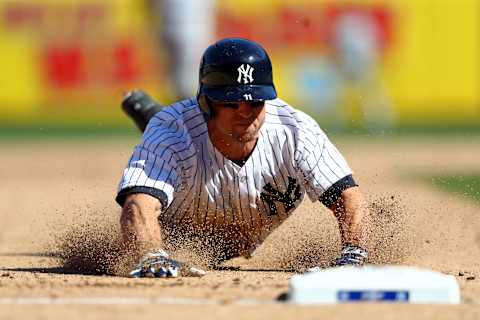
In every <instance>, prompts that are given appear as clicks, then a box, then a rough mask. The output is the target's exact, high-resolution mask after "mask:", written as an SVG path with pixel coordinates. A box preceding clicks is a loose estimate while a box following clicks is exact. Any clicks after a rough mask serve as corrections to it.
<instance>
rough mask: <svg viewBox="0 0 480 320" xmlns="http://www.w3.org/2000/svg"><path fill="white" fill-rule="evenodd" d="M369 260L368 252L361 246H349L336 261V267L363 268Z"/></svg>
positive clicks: (344, 248)
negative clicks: (351, 266)
mask: <svg viewBox="0 0 480 320" xmlns="http://www.w3.org/2000/svg"><path fill="white" fill-rule="evenodd" d="M367 258H368V254H367V251H366V250H365V249H363V248H361V247H359V246H355V245H347V246H344V247H343V249H342V253H341V255H340V258H338V259H336V260H335V263H334V264H333V265H334V266H348V265H353V266H361V265H363V264H364V263H365V262H366V261H367Z"/></svg>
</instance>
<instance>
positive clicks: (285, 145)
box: [116, 38, 369, 277]
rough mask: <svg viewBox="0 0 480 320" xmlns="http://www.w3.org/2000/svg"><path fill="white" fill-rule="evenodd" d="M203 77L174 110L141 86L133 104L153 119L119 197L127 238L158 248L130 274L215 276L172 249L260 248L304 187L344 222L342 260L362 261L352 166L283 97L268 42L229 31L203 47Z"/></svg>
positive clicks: (228, 254) (139, 119)
mask: <svg viewBox="0 0 480 320" xmlns="http://www.w3.org/2000/svg"><path fill="white" fill-rule="evenodd" d="M199 82H200V83H199V88H198V94H197V96H196V97H195V98H192V99H187V100H183V101H180V102H177V103H174V104H172V105H170V106H168V107H163V108H161V107H160V106H159V105H157V104H155V103H154V102H153V101H152V100H150V99H148V96H145V95H142V93H141V92H138V91H135V92H132V93H130V94H129V95H127V96H126V98H125V100H124V102H123V107H124V110H125V111H127V113H129V114H130V115H131V116H132V117H133V118H134V120H135V122H136V123H137V125H138V126H139V127H140V128H141V129H142V128H144V127H145V126H146V129H145V132H144V135H143V139H142V141H141V142H140V144H138V145H137V146H136V147H135V149H134V152H133V155H132V156H131V158H130V161H129V163H128V165H127V167H126V169H125V170H124V172H123V176H122V178H121V181H120V184H119V190H118V194H117V197H116V201H117V202H118V203H119V204H120V205H121V206H122V208H123V210H122V213H121V218H120V224H121V230H122V235H123V241H124V242H125V245H127V246H129V247H133V248H135V250H136V252H138V253H139V254H140V253H145V252H146V253H147V254H145V255H144V256H143V258H141V259H139V263H138V265H136V266H135V267H133V270H132V272H131V273H130V274H131V276H133V277H175V276H178V275H197V276H199V275H200V276H201V275H203V274H204V273H205V272H204V271H203V270H200V269H196V268H194V267H193V266H192V265H191V264H190V263H191V262H189V261H177V260H176V259H175V257H170V256H169V255H168V253H167V252H175V251H178V250H188V251H194V252H198V253H200V254H204V255H205V256H208V259H209V261H211V264H212V265H215V264H218V263H219V262H221V261H225V260H227V259H230V258H233V257H237V256H244V257H249V256H250V255H251V254H252V253H253V251H254V250H255V249H256V248H257V247H258V246H259V245H260V244H261V243H262V242H263V241H264V240H265V238H266V237H268V235H269V234H270V233H271V232H272V231H273V230H274V229H275V228H276V227H277V226H279V225H280V224H281V223H282V222H283V221H285V219H287V218H288V217H289V216H290V215H291V214H293V212H294V210H295V209H296V208H297V207H298V206H299V205H300V203H301V201H302V199H303V198H304V196H305V194H307V195H308V196H309V198H310V199H311V200H312V201H317V200H320V201H321V202H322V203H323V204H324V205H325V206H327V207H328V208H330V209H331V210H332V211H333V213H334V215H335V217H336V218H337V219H338V223H339V229H340V234H341V239H342V245H343V249H342V251H341V253H340V256H339V258H338V259H337V260H336V261H335V264H337V265H346V264H354V265H359V264H363V263H364V262H365V261H366V259H367V252H366V250H365V244H366V240H367V235H368V231H369V229H368V225H369V224H368V221H369V212H368V209H367V205H366V202H365V200H364V197H363V195H362V193H361V191H360V189H359V187H358V186H357V184H356V182H355V180H354V179H353V177H352V170H351V169H350V167H349V166H348V164H347V162H346V161H345V159H344V158H343V156H342V155H341V154H340V153H339V151H338V150H337V148H335V146H334V145H333V144H332V143H331V142H330V140H329V139H328V138H327V136H326V135H325V133H324V132H323V131H322V130H321V129H320V127H319V126H318V124H317V123H316V122H315V121H314V120H313V119H312V118H311V117H309V116H308V115H306V114H305V113H303V112H301V111H299V110H296V109H294V108H293V107H292V106H290V105H289V104H287V103H286V102H284V101H283V100H281V99H280V98H278V97H277V93H276V90H275V87H274V84H273V80H272V66H271V62H270V59H269V57H268V55H267V53H266V51H265V50H264V49H263V48H262V47H261V46H260V45H259V44H257V43H255V42H252V41H249V40H245V39H239V38H227V39H224V40H220V41H218V42H216V43H214V44H213V45H211V46H209V47H208V48H207V49H206V51H205V52H204V54H203V57H202V59H201V64H200V72H199ZM147 123H148V125H147Z"/></svg>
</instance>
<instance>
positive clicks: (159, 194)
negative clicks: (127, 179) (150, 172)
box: [115, 186, 168, 210]
mask: <svg viewBox="0 0 480 320" xmlns="http://www.w3.org/2000/svg"><path fill="white" fill-rule="evenodd" d="M134 193H145V194H148V195H151V196H152V197H155V198H157V199H158V200H160V203H161V204H162V210H164V209H165V208H166V206H167V203H168V200H167V199H168V198H167V194H166V193H165V192H163V191H162V190H159V189H155V188H151V187H142V186H135V187H131V188H126V189H123V190H121V191H120V192H119V193H118V194H117V197H116V198H115V201H117V203H118V204H119V205H121V206H122V207H123V205H124V203H125V200H126V198H127V196H128V195H130V194H134Z"/></svg>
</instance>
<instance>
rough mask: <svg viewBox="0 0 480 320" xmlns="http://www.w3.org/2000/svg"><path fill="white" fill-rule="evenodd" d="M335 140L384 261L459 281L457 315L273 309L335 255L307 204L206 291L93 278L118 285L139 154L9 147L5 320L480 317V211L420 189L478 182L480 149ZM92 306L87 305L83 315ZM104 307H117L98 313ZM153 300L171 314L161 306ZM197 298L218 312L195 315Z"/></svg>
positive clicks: (108, 147) (425, 309) (430, 142)
mask: <svg viewBox="0 0 480 320" xmlns="http://www.w3.org/2000/svg"><path fill="white" fill-rule="evenodd" d="M470 138H471V137H470ZM334 141H335V142H337V145H338V146H339V148H340V150H341V151H342V152H343V153H344V155H345V156H346V158H347V160H348V161H349V163H350V165H351V167H352V168H353V170H354V171H355V176H356V178H357V180H358V182H359V184H360V185H361V187H362V189H363V190H364V192H365V193H366V194H367V196H368V198H369V202H370V204H371V209H372V212H373V213H374V215H375V218H376V219H375V221H376V223H375V227H374V230H375V234H376V235H377V236H376V237H375V239H373V240H372V248H373V250H372V251H373V252H374V254H373V257H372V258H373V262H375V263H396V264H405V265H413V266H418V267H424V268H429V269H433V270H436V271H440V272H444V273H448V274H452V275H455V276H456V277H457V279H458V281H459V283H460V286H461V293H462V304H461V305H460V306H409V305H378V304H370V305H342V306H315V307H300V306H292V305H284V304H278V303H277V304H275V303H273V302H274V301H275V299H276V298H277V297H278V296H279V295H280V294H281V293H283V292H285V291H287V289H288V279H289V278H290V277H291V276H292V274H293V272H294V271H300V270H302V269H303V268H305V267H307V266H310V265H314V264H317V263H320V264H326V263H328V261H330V260H331V259H333V258H334V257H335V255H336V254H337V252H338V248H339V235H338V231H337V229H336V225H335V219H334V218H333V216H332V214H331V213H330V212H329V211H328V210H326V209H325V208H323V207H322V206H321V204H318V203H314V204H313V203H311V202H309V201H308V200H306V201H305V202H304V203H303V204H302V206H301V207H300V208H299V209H298V210H297V211H296V212H295V213H294V214H293V215H292V217H291V218H289V220H287V222H285V223H284V224H283V225H282V226H280V228H279V229H277V230H276V231H275V232H274V233H273V234H272V235H271V236H270V237H269V238H268V239H267V241H266V242H265V243H264V244H263V245H262V246H261V247H260V248H259V249H258V250H257V252H256V254H255V256H254V257H253V258H252V259H250V260H245V259H235V260H233V261H229V262H228V263H227V264H226V266H229V267H232V268H233V267H235V268H239V270H216V271H210V272H209V273H208V274H207V275H206V276H205V277H204V278H201V279H197V278H179V279H128V278H124V277H118V276H112V275H89V273H99V272H100V273H107V274H112V273H115V272H116V268H117V267H118V265H117V264H118V263H117V260H118V259H117V258H118V255H117V251H116V247H115V240H116V237H117V236H118V226H117V222H118V216H119V207H118V205H116V204H115V202H114V201H113V198H114V195H115V192H116V187H117V183H118V180H119V178H120V174H121V172H122V170H123V167H124V165H125V164H126V162H127V160H128V157H129V156H130V152H131V150H132V147H133V144H134V143H135V142H134V141H132V140H128V141H126V142H121V141H119V140H105V141H70V142H67V141H50V142H36V143H33V142H28V143H25V144H20V143H15V144H13V143H5V144H4V143H3V142H2V148H1V149H0V157H1V158H0V159H1V163H2V165H1V166H0V177H1V178H2V182H3V183H2V184H1V185H0V193H1V195H2V196H1V197H2V201H1V202H0V215H1V221H2V222H1V224H0V256H1V264H0V268H1V269H0V302H2V305H1V306H0V316H2V317H5V318H20V317H22V318H23V317H25V316H29V317H34V318H47V317H48V318H51V319H63V318H65V317H67V316H68V317H69V318H71V319H77V318H83V319H85V318H94V317H95V318H98V317H102V318H104V319H113V318H119V317H133V316H135V317H140V316H150V317H152V316H157V317H158V316H162V317H166V318H173V317H175V316H177V317H183V318H194V317H195V318H199V319H204V318H205V319H206V318H213V317H215V318H225V317H235V318H240V319H247V318H248V319H251V318H265V317H270V318H275V319H288V318H293V317H295V318H299V319H300V318H312V317H315V318H325V317H328V318H329V319H336V318H343V317H346V316H349V317H353V316H355V317H357V318H358V317H360V318H367V317H368V318H369V319H377V318H378V319H384V318H391V319H393V318H395V319H396V318H405V317H412V318H420V317H421V318H432V319H433V318H434V319H452V318H459V319H460V318H461V319H478V318H480V279H479V277H480V216H479V207H478V206H476V205H475V204H474V203H473V202H468V201H467V200H464V199H462V198H460V197H457V196H454V195H451V194H448V193H444V192H442V191H439V190H436V189H433V188H432V187H431V186H429V185H428V184H426V183H425V181H424V180H422V179H418V177H419V176H420V175H423V174H436V173H452V172H453V173H458V174H461V173H468V172H472V171H476V172H478V171H480V167H479V159H480V139H479V138H471V139H470V140H469V141H460V140H456V139H453V138H449V139H446V140H444V141H438V139H433V138H432V139H425V138H424V139H397V140H395V141H391V140H387V139H386V138H382V139H373V140H372V139H370V140H367V139H353V140H341V141H338V140H335V139H334ZM9 298H11V300H8V299H9ZM27 298H28V299H31V300H24V301H26V302H27V304H26V305H21V304H19V303H21V301H22V300H21V299H27ZM38 298H42V299H48V300H45V301H50V302H51V303H53V302H55V301H57V303H68V301H69V300H68V299H73V300H70V303H69V304H68V305H55V304H49V305H34V304H33V303H34V302H35V301H36V300H33V299H38ZM85 298H88V299H90V300H88V301H90V303H87V304H86V305H85V304H82V302H81V301H82V300H81V299H85ZM120 298H129V299H130V300H124V301H130V303H132V301H133V299H134V298H135V299H137V298H138V299H147V300H141V301H143V302H145V301H147V303H146V304H132V305H125V304H123V305H121V304H120V302H121V300H117V302H118V303H117V304H115V303H114V304H112V302H113V301H114V300H112V299H120ZM170 298H177V299H193V300H188V301H190V303H187V304H186V305H173V304H168V303H165V301H167V300H165V299H170ZM62 299H63V300H62ZM75 299H76V300H75ZM94 299H98V301H97V302H98V303H101V302H102V301H103V302H105V301H106V302H105V303H106V304H104V305H100V304H92V302H91V301H93V300H94ZM102 299H103V300H102ZM109 299H110V300H109ZM148 299H151V300H148ZM152 299H159V300H157V301H164V303H163V304H161V305H158V304H151V303H150V302H152V301H154V300H152ZM162 299H163V300H162ZM195 299H204V300H202V301H204V302H205V301H206V302H205V303H207V304H206V305H194V304H192V303H195V301H198V300H195ZM205 299H206V300H205ZM240 300H242V301H243V300H255V303H257V305H241V304H239V301H240ZM72 301H73V302H72ZM149 301H150V302H149ZM143 302H142V303H143ZM177 302H178V300H177ZM37 303H38V301H37Z"/></svg>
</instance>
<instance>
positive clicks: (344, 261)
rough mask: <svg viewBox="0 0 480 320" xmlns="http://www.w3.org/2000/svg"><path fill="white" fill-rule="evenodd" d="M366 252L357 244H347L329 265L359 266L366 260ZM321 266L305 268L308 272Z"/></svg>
mask: <svg viewBox="0 0 480 320" xmlns="http://www.w3.org/2000/svg"><path fill="white" fill-rule="evenodd" d="M367 258H368V254H367V251H366V250H365V249H363V248H361V247H359V246H354V245H347V246H345V247H343V249H342V253H341V254H340V257H339V258H337V259H335V261H334V262H333V263H331V264H330V267H341V266H361V265H363V264H365V262H366V261H367ZM321 270H322V267H312V268H308V269H307V271H306V272H307V273H309V272H317V271H321Z"/></svg>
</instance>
